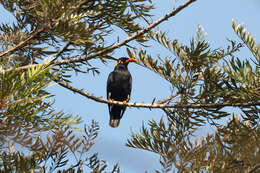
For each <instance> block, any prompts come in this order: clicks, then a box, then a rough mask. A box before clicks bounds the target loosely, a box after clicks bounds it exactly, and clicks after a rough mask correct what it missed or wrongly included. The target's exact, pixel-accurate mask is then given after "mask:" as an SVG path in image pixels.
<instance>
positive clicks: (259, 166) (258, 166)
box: [248, 163, 260, 173]
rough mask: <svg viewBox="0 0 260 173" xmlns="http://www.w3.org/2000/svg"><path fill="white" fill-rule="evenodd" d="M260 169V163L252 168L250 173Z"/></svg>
mask: <svg viewBox="0 0 260 173" xmlns="http://www.w3.org/2000/svg"><path fill="white" fill-rule="evenodd" d="M259 168H260V163H258V164H256V165H255V166H254V167H253V168H251V169H250V170H249V171H248V173H253V172H254V171H256V170H257V169H259Z"/></svg>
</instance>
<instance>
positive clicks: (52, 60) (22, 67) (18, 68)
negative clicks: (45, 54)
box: [0, 42, 71, 73]
mask: <svg viewBox="0 0 260 173" xmlns="http://www.w3.org/2000/svg"><path fill="white" fill-rule="evenodd" d="M70 44H71V43H70V42H68V43H67V44H66V45H65V46H64V47H63V48H62V49H61V50H60V51H59V52H58V53H57V54H56V55H55V56H54V57H53V58H52V59H51V61H50V62H48V66H49V65H52V64H53V63H54V62H55V60H57V58H58V57H59V56H60V55H61V54H62V53H63V52H64V51H65V50H66V49H67V48H68V47H69V45H70ZM40 65H43V64H29V65H25V66H20V67H17V68H10V69H7V70H0V73H6V72H9V71H12V70H14V71H23V70H26V69H29V68H33V67H37V66H40Z"/></svg>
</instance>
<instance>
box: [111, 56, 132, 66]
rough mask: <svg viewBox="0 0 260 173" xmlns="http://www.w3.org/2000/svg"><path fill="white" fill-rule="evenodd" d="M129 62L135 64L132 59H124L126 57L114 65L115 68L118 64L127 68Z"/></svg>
mask: <svg viewBox="0 0 260 173" xmlns="http://www.w3.org/2000/svg"><path fill="white" fill-rule="evenodd" d="M129 62H136V59H134V58H126V57H123V58H119V59H118V60H117V63H116V65H115V66H118V65H120V64H123V65H125V66H127V65H128V63H129Z"/></svg>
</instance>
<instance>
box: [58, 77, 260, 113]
mask: <svg viewBox="0 0 260 173" xmlns="http://www.w3.org/2000/svg"><path fill="white" fill-rule="evenodd" d="M55 82H56V83H58V84H59V85H60V86H62V87H64V88H67V89H69V90H71V91H73V92H75V93H78V94H80V95H82V96H84V97H87V98H89V99H91V100H94V101H96V102H100V103H107V104H108V103H109V104H114V105H119V106H127V107H139V108H149V109H150V108H218V107H225V106H233V107H239V106H259V105H260V102H249V103H248V102H247V103H230V102H220V103H210V104H178V103H177V104H158V103H154V104H147V103H124V102H121V101H108V100H105V99H103V98H102V97H96V96H94V95H93V94H90V93H87V92H85V91H83V90H82V89H81V90H80V89H77V88H74V87H72V86H71V85H69V84H68V83H65V82H61V81H55Z"/></svg>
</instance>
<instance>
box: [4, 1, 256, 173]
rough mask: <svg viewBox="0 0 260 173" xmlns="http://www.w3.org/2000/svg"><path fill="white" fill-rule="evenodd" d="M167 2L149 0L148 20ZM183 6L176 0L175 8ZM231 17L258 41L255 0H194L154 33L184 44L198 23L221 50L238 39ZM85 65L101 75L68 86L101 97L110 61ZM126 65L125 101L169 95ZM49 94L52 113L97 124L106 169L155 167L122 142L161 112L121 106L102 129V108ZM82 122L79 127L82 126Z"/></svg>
mask: <svg viewBox="0 0 260 173" xmlns="http://www.w3.org/2000/svg"><path fill="white" fill-rule="evenodd" d="M173 2H174V0H160V1H159V0H157V1H156V0H154V3H155V9H154V10H153V14H154V17H153V19H154V21H155V20H157V19H158V18H160V17H162V16H164V15H165V14H166V13H168V12H169V11H171V9H172V8H173ZM183 2H184V1H183V0H178V1H177V4H182V3H183ZM232 19H234V20H236V21H237V22H238V23H244V24H245V26H246V29H247V31H250V33H251V34H252V35H253V36H255V38H256V42H258V41H259V40H260V0H197V2H195V3H193V4H192V5H190V6H189V7H188V8H186V9H184V10H183V11H182V12H181V13H179V14H178V15H176V16H175V17H172V18H170V19H169V20H168V21H165V22H164V23H162V24H161V25H160V26H159V29H160V30H162V31H165V32H167V33H168V37H169V38H171V39H172V40H174V39H178V40H179V41H180V43H189V41H190V39H191V38H192V37H193V36H195V34H196V31H197V26H198V24H200V25H201V26H202V27H203V28H204V29H205V31H206V32H207V37H206V39H207V40H208V41H209V42H210V45H211V46H212V49H214V48H219V47H222V48H225V46H226V45H228V42H227V38H229V39H233V40H237V41H239V39H238V38H237V36H236V34H235V33H234V31H233V29H232ZM2 22H4V23H11V22H12V16H10V15H9V14H8V13H7V12H6V11H4V10H3V8H2V7H0V23H2ZM117 36H119V37H120V40H123V39H125V38H126V37H127V36H126V35H125V34H123V33H121V32H117V33H115V35H113V37H111V40H110V41H113V39H114V40H115V41H116V39H117ZM150 46H151V47H150V48H147V49H146V50H147V51H148V53H149V54H152V55H153V56H154V57H156V56H157V55H160V56H161V57H164V56H171V54H170V53H169V52H168V51H167V50H166V49H165V48H163V47H161V46H160V45H159V44H157V43H155V42H151V44H150ZM113 56H114V57H116V58H118V57H121V56H127V53H126V51H125V48H122V49H120V50H117V51H116V52H115V53H114V54H113ZM237 56H239V57H240V58H241V59H245V58H250V57H252V55H251V54H250V52H249V51H248V50H247V49H246V48H243V49H242V51H241V52H240V53H239V54H237ZM91 62H92V63H93V65H96V66H97V67H98V68H99V69H100V71H101V74H100V75H97V76H94V77H93V76H92V75H91V74H80V75H75V76H74V77H73V83H72V85H73V86H74V87H77V88H80V89H81V88H82V89H84V90H85V91H87V92H89V93H93V94H94V95H96V96H103V97H106V80H107V76H108V74H109V73H110V72H111V71H112V70H113V68H114V64H115V62H114V61H111V62H108V64H107V65H104V64H102V63H100V62H99V61H95V60H94V61H91ZM128 67H129V71H130V72H131V74H132V77H133V87H132V88H133V89H132V95H131V102H145V103H151V101H152V100H153V99H154V98H157V99H158V100H160V99H164V98H166V97H169V96H170V95H171V87H170V84H169V83H168V82H166V81H165V80H163V79H162V78H161V77H159V76H158V75H156V74H155V73H153V72H151V71H149V70H147V69H144V68H143V67H141V66H138V65H136V64H134V63H131V64H129V66H128ZM49 91H51V92H52V93H54V94H55V95H56V97H55V100H56V103H55V106H56V107H57V109H58V110H63V111H65V112H68V113H71V114H77V115H80V116H81V117H82V119H83V124H87V125H88V124H90V123H91V121H92V120H93V119H94V120H96V121H97V122H98V123H99V125H100V133H99V136H98V138H97V140H96V144H95V145H94V147H93V148H92V150H91V152H93V153H95V152H98V153H99V158H100V159H103V160H106V161H108V162H109V165H113V164H115V163H116V162H117V161H119V163H120V166H121V170H122V171H123V172H128V173H129V172H130V173H132V172H135V173H139V172H140V173H141V172H145V171H148V172H154V169H160V168H161V166H160V164H159V156H158V155H155V154H153V153H150V152H146V151H141V150H136V149H132V148H128V147H126V146H125V144H126V141H127V139H128V138H130V134H131V132H139V131H140V128H141V126H142V124H143V123H144V124H146V123H147V122H148V121H149V120H151V119H155V120H157V121H158V120H159V119H160V118H161V117H162V116H164V114H163V112H162V111H160V110H158V109H153V110H152V111H150V110H149V109H136V108H127V110H126V112H125V114H124V117H123V118H122V120H121V122H120V126H119V127H118V128H111V127H109V125H108V121H109V114H108V108H107V105H105V104H101V103H97V102H94V101H92V100H89V99H86V98H85V97H82V96H80V95H77V94H74V93H72V92H71V91H68V90H66V89H63V88H61V87H59V86H53V87H51V88H50V89H49ZM231 111H232V110H231ZM83 124H81V125H80V126H79V127H83ZM207 130H208V131H211V130H212V129H207ZM205 134H206V132H205Z"/></svg>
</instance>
